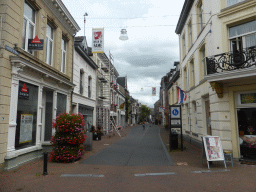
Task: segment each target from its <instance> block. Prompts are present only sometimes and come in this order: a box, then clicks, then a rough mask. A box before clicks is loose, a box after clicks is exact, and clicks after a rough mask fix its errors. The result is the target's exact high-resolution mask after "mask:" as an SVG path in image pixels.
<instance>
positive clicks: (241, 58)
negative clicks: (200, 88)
mask: <svg viewBox="0 0 256 192" xmlns="http://www.w3.org/2000/svg"><path fill="white" fill-rule="evenodd" d="M255 56H256V46H253V47H250V48H248V49H244V50H243V51H241V52H239V51H236V52H228V53H222V54H218V55H214V56H211V57H206V68H207V75H206V79H207V80H208V81H220V80H226V79H236V78H243V77H250V76H256V74H255V72H256V67H255Z"/></svg>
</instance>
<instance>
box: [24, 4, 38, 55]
mask: <svg viewBox="0 0 256 192" xmlns="http://www.w3.org/2000/svg"><path fill="white" fill-rule="evenodd" d="M25 4H26V5H27V6H28V7H30V8H31V9H32V10H33V14H34V17H35V22H33V21H32V20H30V19H29V18H28V17H27V16H26V15H25ZM24 20H26V32H25V40H24V44H25V45H24V47H23V42H22V49H23V50H24V51H26V52H28V53H30V54H33V51H32V50H31V51H29V50H28V39H29V37H28V31H29V24H31V25H32V26H33V35H32V36H33V38H34V37H35V31H36V9H35V8H33V7H32V6H31V5H30V4H29V3H28V2H26V1H25V2H24V13H23V26H22V38H23V37H24V34H23V29H24Z"/></svg>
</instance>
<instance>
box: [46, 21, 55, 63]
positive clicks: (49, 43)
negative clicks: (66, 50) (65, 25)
mask: <svg viewBox="0 0 256 192" xmlns="http://www.w3.org/2000/svg"><path fill="white" fill-rule="evenodd" d="M52 53H53V28H52V27H51V26H50V25H49V24H47V27H46V41H45V62H46V63H47V64H49V65H52Z"/></svg>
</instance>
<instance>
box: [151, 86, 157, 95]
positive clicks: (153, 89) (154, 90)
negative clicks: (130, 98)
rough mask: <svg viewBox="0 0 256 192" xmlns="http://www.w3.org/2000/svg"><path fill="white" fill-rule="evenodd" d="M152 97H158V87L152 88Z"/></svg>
mask: <svg viewBox="0 0 256 192" xmlns="http://www.w3.org/2000/svg"><path fill="white" fill-rule="evenodd" d="M152 96H156V87H152Z"/></svg>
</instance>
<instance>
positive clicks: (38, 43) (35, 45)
mask: <svg viewBox="0 0 256 192" xmlns="http://www.w3.org/2000/svg"><path fill="white" fill-rule="evenodd" d="M28 49H30V50H43V49H44V40H43V39H39V38H38V36H35V38H34V39H29V40H28Z"/></svg>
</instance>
